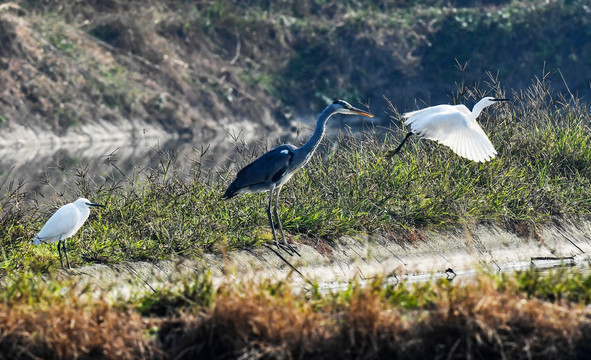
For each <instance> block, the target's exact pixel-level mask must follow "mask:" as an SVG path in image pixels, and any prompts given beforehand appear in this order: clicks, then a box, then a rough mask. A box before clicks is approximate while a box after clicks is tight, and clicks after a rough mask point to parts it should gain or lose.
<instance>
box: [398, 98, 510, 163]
mask: <svg viewBox="0 0 591 360" xmlns="http://www.w3.org/2000/svg"><path fill="white" fill-rule="evenodd" d="M498 101H509V100H508V99H495V98H493V97H490V96H488V97H485V98H483V99H482V100H480V101H479V102H477V103H476V105H474V108H473V109H472V111H470V110H468V108H467V107H466V106H464V105H437V106H431V107H428V108H425V109H421V110H417V111H411V112H407V113H405V114H404V115H402V116H403V117H404V118H405V119H406V121H404V124H405V125H406V126H409V127H410V129H411V131H410V132H409V133H408V134H406V137H405V138H404V140H402V142H401V143H400V145H398V147H397V148H396V149H395V150H393V151H390V152H389V153H388V155H390V156H391V155H394V154H397V153H398V152H400V149H402V145H404V143H405V142H406V140H408V138H409V137H410V136H411V135H413V134H416V135H418V136H420V137H424V138H426V139H429V140H434V141H437V142H438V143H440V144H443V145H445V146H448V147H449V148H451V149H452V150H453V152H455V153H456V154H458V155H460V156H462V157H464V158H466V159H469V160H472V161H477V162H485V161H488V160H491V159H493V158H494V157H495V155H496V154H497V151H496V150H495V148H494V146H493V144H492V143H491V142H490V140H489V139H488V136H486V134H485V133H484V131H483V130H482V128H481V127H480V125H478V123H477V122H476V118H477V117H478V115H480V113H481V112H482V110H483V109H484V108H486V107H487V106H490V105H492V104H495V103H496V102H498Z"/></svg>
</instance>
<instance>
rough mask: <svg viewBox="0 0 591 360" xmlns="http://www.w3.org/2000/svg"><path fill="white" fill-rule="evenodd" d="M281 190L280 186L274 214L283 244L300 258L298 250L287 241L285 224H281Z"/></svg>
mask: <svg viewBox="0 0 591 360" xmlns="http://www.w3.org/2000/svg"><path fill="white" fill-rule="evenodd" d="M281 188H282V186H279V187H278V188H277V195H276V197H275V207H274V208H273V212H274V213H275V218H276V219H277V224H278V225H279V232H280V233H281V239H282V240H283V244H284V245H285V246H286V247H288V248H289V250H291V251H293V252H294V253H296V254H298V256H301V255H300V254H299V253H298V252H297V251H296V249H295V248H294V247H293V246H291V245H290V244H289V243H288V242H287V240H285V234H284V233H283V224H281V219H280V218H279V211H278V210H277V209H278V208H279V193H280V192H281Z"/></svg>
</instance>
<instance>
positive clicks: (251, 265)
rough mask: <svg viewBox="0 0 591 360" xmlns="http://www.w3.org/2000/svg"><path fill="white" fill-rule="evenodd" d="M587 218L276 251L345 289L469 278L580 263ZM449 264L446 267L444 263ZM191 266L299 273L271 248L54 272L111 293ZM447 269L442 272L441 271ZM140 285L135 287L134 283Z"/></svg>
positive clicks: (589, 227)
mask: <svg viewBox="0 0 591 360" xmlns="http://www.w3.org/2000/svg"><path fill="white" fill-rule="evenodd" d="M589 234H591V223H590V222H588V221H578V222H572V223H570V222H566V223H564V224H560V225H559V224H553V225H547V226H544V227H542V228H541V229H540V231H539V232H537V233H536V234H522V236H520V235H518V234H516V233H515V232H513V231H507V230H506V229H502V228H500V227H498V226H492V225H479V226H476V227H474V228H472V229H463V230H457V231H450V232H434V231H427V232H424V233H421V234H417V235H420V236H415V238H416V239H417V240H416V241H415V242H414V243H409V242H408V240H406V239H405V240H402V241H394V240H393V239H387V238H385V237H382V236H375V235H372V236H367V235H364V236H357V237H342V238H340V239H338V241H337V242H336V243H335V245H333V246H330V245H327V244H326V243H310V242H307V241H305V240H304V241H302V242H301V243H299V244H296V245H297V247H298V252H299V253H300V254H301V257H297V256H293V257H290V256H288V255H286V254H285V253H281V254H282V256H283V257H284V258H285V259H286V260H287V261H289V262H290V263H291V265H292V266H293V267H295V268H296V269H297V270H298V271H299V272H300V273H301V274H302V275H303V276H304V277H305V278H307V279H309V280H316V281H318V282H319V284H320V287H321V288H324V289H329V290H330V289H332V290H335V289H339V288H341V287H344V288H346V287H347V286H348V282H349V281H351V280H353V279H357V280H360V281H361V282H363V281H365V280H371V279H373V278H375V277H382V276H383V277H385V278H386V279H388V280H387V281H392V282H397V281H401V280H406V281H409V282H414V281H426V280H429V279H431V278H433V277H435V278H437V277H447V278H453V277H455V276H459V277H470V276H473V275H475V274H476V272H477V271H478V269H480V268H485V269H488V270H489V271H491V272H511V271H515V270H523V269H526V268H529V267H537V268H540V269H544V268H548V267H553V266H561V265H566V266H587V265H588V264H589V261H591V258H590V257H589V254H591V241H590V240H589ZM450 269H451V270H453V273H451V272H449V271H448V270H450ZM195 271H197V272H198V273H201V272H204V271H211V273H212V276H213V277H214V283H215V284H217V285H219V284H221V283H224V282H225V281H228V280H231V279H236V280H242V281H243V280H245V279H252V280H256V281H260V280H264V279H272V280H277V281H281V280H284V279H285V278H287V277H289V278H290V282H292V283H293V284H294V286H296V287H298V286H304V285H305V284H306V280H305V279H304V277H302V276H300V275H298V274H297V273H295V272H294V271H293V268H292V267H291V266H290V265H288V264H287V263H286V262H285V261H284V260H282V259H281V258H279V257H278V256H277V255H276V254H275V253H274V252H273V251H270V250H268V249H266V248H262V247H261V248H258V249H253V250H250V251H240V252H231V253H226V254H223V255H221V254H217V255H205V256H204V258H203V259H202V260H199V261H189V260H178V261H163V262H160V263H157V264H150V263H122V264H117V265H113V266H108V265H92V266H86V267H81V268H77V269H73V270H71V271H68V272H66V271H62V272H61V275H63V276H65V277H69V276H74V277H77V278H81V279H83V280H85V281H89V282H91V283H94V284H98V285H99V287H100V288H103V289H105V288H110V289H113V291H114V292H116V293H117V294H118V295H119V296H128V294H130V293H132V292H136V291H138V289H139V290H140V291H152V290H154V289H156V288H159V287H162V286H164V287H168V286H169V284H172V283H175V281H174V279H178V278H179V277H184V276H186V275H187V274H191V273H194V272H195ZM446 271H447V272H446ZM141 289H143V290H141Z"/></svg>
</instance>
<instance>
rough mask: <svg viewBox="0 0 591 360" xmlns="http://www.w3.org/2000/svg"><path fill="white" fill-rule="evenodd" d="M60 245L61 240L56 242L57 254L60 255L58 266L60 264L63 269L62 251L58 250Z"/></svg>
mask: <svg viewBox="0 0 591 360" xmlns="http://www.w3.org/2000/svg"><path fill="white" fill-rule="evenodd" d="M61 244H62V238H61V237H60V239H59V240H58V241H57V253H58V254H60V264H62V269H63V268H64V261H63V260H62V249H61V248H60V246H61Z"/></svg>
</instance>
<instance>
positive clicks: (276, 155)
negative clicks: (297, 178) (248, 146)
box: [224, 145, 296, 198]
mask: <svg viewBox="0 0 591 360" xmlns="http://www.w3.org/2000/svg"><path fill="white" fill-rule="evenodd" d="M295 149H296V148H295V147H294V146H293V145H280V146H277V147H276V148H274V149H272V150H270V151H269V152H267V153H265V154H263V155H262V156H261V157H259V158H258V159H256V160H255V161H253V162H252V163H250V164H249V165H247V166H245V167H244V168H243V169H242V170H240V171H239V172H238V174H237V175H236V180H234V182H233V183H232V184H230V186H229V187H228V190H226V193H225V194H224V198H231V197H233V196H235V195H237V194H239V193H241V192H247V191H256V190H257V189H258V187H259V186H267V187H268V186H269V184H270V183H272V182H276V181H278V180H279V179H280V178H281V177H282V176H283V175H284V174H285V172H286V171H287V169H288V168H289V162H290V161H291V159H292V158H293V152H294V150H295ZM241 190H242V191H241Z"/></svg>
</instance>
